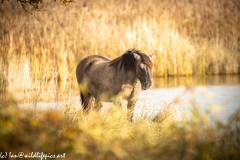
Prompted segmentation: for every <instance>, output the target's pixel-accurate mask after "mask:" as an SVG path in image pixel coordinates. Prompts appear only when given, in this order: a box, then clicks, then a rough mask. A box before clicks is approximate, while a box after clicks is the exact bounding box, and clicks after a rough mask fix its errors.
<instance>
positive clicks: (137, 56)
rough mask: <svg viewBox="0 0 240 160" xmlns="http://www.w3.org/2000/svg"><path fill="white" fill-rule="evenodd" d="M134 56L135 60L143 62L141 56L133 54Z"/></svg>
mask: <svg viewBox="0 0 240 160" xmlns="http://www.w3.org/2000/svg"><path fill="white" fill-rule="evenodd" d="M133 56H134V58H135V59H136V60H137V61H140V60H141V57H140V55H138V54H136V53H133Z"/></svg>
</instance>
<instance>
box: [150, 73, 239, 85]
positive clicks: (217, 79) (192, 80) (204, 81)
mask: <svg viewBox="0 0 240 160" xmlns="http://www.w3.org/2000/svg"><path fill="white" fill-rule="evenodd" d="M153 82H154V84H153V86H152V88H169V87H179V86H205V85H213V86H219V85H237V84H240V75H228V76H226V75H220V76H219V75H209V76H189V77H159V78H158V77H157V78H154V79H153Z"/></svg>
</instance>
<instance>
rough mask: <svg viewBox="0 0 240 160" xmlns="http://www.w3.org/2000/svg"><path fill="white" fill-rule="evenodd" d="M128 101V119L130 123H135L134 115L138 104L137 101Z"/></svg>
mask: <svg viewBox="0 0 240 160" xmlns="http://www.w3.org/2000/svg"><path fill="white" fill-rule="evenodd" d="M127 101H128V104H127V109H128V111H127V117H128V119H129V120H130V121H133V114H134V107H135V104H136V102H137V99H129V100H127Z"/></svg>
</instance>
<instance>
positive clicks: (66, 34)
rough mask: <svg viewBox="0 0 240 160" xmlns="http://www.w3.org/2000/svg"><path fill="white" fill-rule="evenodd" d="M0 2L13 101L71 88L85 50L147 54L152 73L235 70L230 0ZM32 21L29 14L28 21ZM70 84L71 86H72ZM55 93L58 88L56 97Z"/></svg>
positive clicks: (235, 10)
mask: <svg viewBox="0 0 240 160" xmlns="http://www.w3.org/2000/svg"><path fill="white" fill-rule="evenodd" d="M40 5H41V8H42V11H39V12H33V10H31V7H29V6H27V7H28V9H29V12H32V13H34V15H35V16H33V15H31V14H29V13H27V12H25V11H24V10H23V9H22V6H21V5H20V3H17V2H16V1H14V0H12V1H11V0H10V1H4V3H3V4H1V5H0V16H1V18H0V26H1V28H2V29H1V30H0V42H1V46H0V53H1V54H0V55H1V56H0V62H1V65H0V72H1V74H2V75H3V76H4V77H5V78H6V80H7V82H8V84H9V86H8V89H9V90H10V91H14V92H15V93H16V92H17V93H18V96H17V97H18V99H19V100H26V99H31V98H33V97H34V98H35V99H36V100H41V99H42V100H57V99H59V98H63V97H64V96H66V95H67V96H69V94H73V91H74V90H76V88H77V85H76V80H75V68H76V65H77V63H78V62H79V61H80V60H81V59H82V58H83V57H85V56H87V55H90V54H100V55H104V56H108V57H111V58H115V57H117V56H120V55H121V54H123V53H124V51H125V50H127V49H129V48H137V49H140V50H141V51H143V52H145V53H149V54H151V53H155V55H156V59H155V71H154V76H158V77H159V76H161V77H169V76H191V75H212V74H214V75H215V74H239V73H240V66H239V62H240V14H239V13H240V3H239V1H238V0H213V1H208V0H202V1H198V0H168V1H166V0H150V1H149V0H134V1H129V0H123V1H120V0H111V1H107V0H99V1H96V0H75V3H73V4H71V5H66V6H62V2H61V1H56V2H54V1H46V2H44V3H41V4H40ZM35 17H36V18H37V19H36V18H35ZM72 89H73V90H72ZM56 93H59V94H58V96H56Z"/></svg>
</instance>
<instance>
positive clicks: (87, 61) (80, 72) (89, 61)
mask: <svg viewBox="0 0 240 160" xmlns="http://www.w3.org/2000/svg"><path fill="white" fill-rule="evenodd" d="M110 60H111V59H109V58H106V57H103V56H99V55H90V56H88V57H85V58H83V59H82V60H81V61H80V62H79V63H78V65H77V69H76V76H77V81H78V83H81V82H82V81H83V78H84V75H85V74H86V73H88V72H89V71H90V69H91V68H93V67H94V66H95V65H97V64H101V63H107V62H109V61H110Z"/></svg>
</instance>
